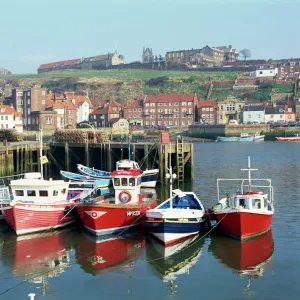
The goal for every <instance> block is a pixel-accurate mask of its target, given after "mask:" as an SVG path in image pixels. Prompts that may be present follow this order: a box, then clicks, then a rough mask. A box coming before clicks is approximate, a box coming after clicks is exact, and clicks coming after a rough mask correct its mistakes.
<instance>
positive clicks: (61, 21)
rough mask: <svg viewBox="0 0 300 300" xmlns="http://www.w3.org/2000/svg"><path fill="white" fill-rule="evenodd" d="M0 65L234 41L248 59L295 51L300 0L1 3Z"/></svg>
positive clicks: (17, 69) (17, 68)
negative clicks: (245, 53) (244, 51)
mask: <svg viewBox="0 0 300 300" xmlns="http://www.w3.org/2000/svg"><path fill="white" fill-rule="evenodd" d="M0 10H1V16H0V24H1V26H0V37H1V43H0V45H1V46H0V68H6V69H8V70H10V71H11V72H12V73H13V74H24V73H37V69H38V67H39V65H40V64H43V63H49V62H54V61H60V60H66V59H74V58H82V57H88V56H94V55H100V54H106V53H108V52H115V51H117V53H118V54H121V55H124V59H125V63H128V62H131V61H136V60H141V58H142V50H143V47H150V48H152V49H153V52H154V55H159V54H161V55H163V56H164V55H165V53H166V52H167V51H174V50H183V49H191V48H194V49H195V48H202V47H204V46H206V45H209V46H223V45H232V46H233V47H234V48H236V49H237V50H238V51H240V50H242V49H244V48H247V49H250V50H251V53H252V56H251V58H252V59H258V58H263V59H279V58H292V57H300V38H299V32H300V31H299V29H300V27H299V13H300V0H84V1H83V0H72V1H71V0H9V1H4V0H2V1H0Z"/></svg>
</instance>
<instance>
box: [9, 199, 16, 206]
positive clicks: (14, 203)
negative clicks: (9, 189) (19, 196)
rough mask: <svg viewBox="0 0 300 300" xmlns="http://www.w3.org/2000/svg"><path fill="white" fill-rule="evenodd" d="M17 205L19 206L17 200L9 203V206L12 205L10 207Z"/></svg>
mask: <svg viewBox="0 0 300 300" xmlns="http://www.w3.org/2000/svg"><path fill="white" fill-rule="evenodd" d="M16 204H17V202H16V200H11V201H10V202H9V205H10V206H15V205H16Z"/></svg>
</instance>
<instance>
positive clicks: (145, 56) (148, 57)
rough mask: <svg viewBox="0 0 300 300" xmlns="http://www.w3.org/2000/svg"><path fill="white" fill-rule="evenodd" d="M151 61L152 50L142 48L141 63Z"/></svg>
mask: <svg viewBox="0 0 300 300" xmlns="http://www.w3.org/2000/svg"><path fill="white" fill-rule="evenodd" d="M152 61H153V52H152V48H148V47H147V48H145V47H144V48H143V57H142V63H149V62H152Z"/></svg>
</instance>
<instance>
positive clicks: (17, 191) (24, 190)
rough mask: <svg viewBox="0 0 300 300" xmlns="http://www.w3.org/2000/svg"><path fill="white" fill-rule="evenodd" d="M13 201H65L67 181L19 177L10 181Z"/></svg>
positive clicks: (47, 202) (43, 202)
mask: <svg viewBox="0 0 300 300" xmlns="http://www.w3.org/2000/svg"><path fill="white" fill-rule="evenodd" d="M10 187H11V190H12V196H13V199H14V201H15V202H21V203H35V204H36V203H40V204H49V203H59V202H65V201H67V196H68V188H69V183H68V182H65V181H63V180H51V179H50V180H43V179H19V180H12V181H11V183H10Z"/></svg>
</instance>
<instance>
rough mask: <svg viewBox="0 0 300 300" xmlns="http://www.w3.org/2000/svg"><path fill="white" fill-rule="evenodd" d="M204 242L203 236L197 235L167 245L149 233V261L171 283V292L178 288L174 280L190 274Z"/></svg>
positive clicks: (163, 278) (161, 276) (147, 250)
mask: <svg viewBox="0 0 300 300" xmlns="http://www.w3.org/2000/svg"><path fill="white" fill-rule="evenodd" d="M203 244H204V238H203V236H202V237H199V235H197V236H192V237H189V238H187V239H185V240H181V241H179V242H177V243H176V244H173V245H171V246H168V247H166V246H164V245H163V244H162V243H160V242H159V241H158V240H157V239H156V238H155V237H153V236H152V235H149V237H148V242H147V245H146V253H147V261H148V262H149V263H150V264H151V265H152V266H154V268H155V271H156V272H158V275H159V277H160V278H162V280H163V281H164V282H168V283H169V286H170V293H171V294H173V293H174V292H175V288H176V285H175V284H174V283H173V281H174V280H175V279H176V278H177V276H179V275H182V274H189V272H190V269H191V268H193V267H194V266H195V264H196V263H197V261H198V260H199V258H200V256H201V254H202V248H203Z"/></svg>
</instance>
